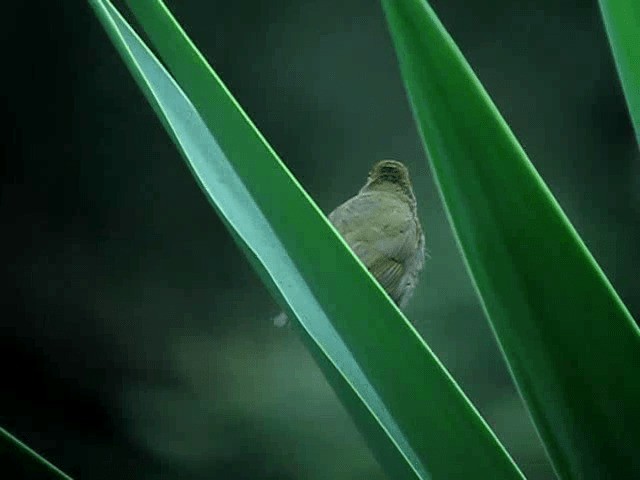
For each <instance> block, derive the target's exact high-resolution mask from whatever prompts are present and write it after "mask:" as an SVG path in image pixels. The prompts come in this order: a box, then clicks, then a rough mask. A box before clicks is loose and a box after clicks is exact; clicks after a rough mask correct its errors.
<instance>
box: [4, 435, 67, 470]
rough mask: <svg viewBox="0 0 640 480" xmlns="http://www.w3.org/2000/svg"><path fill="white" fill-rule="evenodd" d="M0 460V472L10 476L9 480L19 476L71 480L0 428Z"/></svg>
mask: <svg viewBox="0 0 640 480" xmlns="http://www.w3.org/2000/svg"><path fill="white" fill-rule="evenodd" d="M0 459H2V463H1V464H0V472H2V473H3V474H5V475H10V476H11V478H17V477H16V475H19V476H20V478H41V479H48V478H51V479H55V480H71V477H70V476H69V475H67V474H66V473H64V472H62V471H61V470H60V469H58V468H57V467H56V466H55V465H53V464H52V463H50V462H48V461H47V460H46V459H44V458H43V457H41V456H40V455H38V454H37V453H36V452H35V451H33V450H32V449H31V448H29V447H28V446H26V445H25V444H24V443H22V442H21V441H20V440H18V439H17V438H16V437H14V436H13V435H11V434H10V433H9V432H7V431H6V430H5V429H4V428H2V427H0ZM18 472H19V473H18ZM3 478H4V477H3ZM6 478H8V477H6Z"/></svg>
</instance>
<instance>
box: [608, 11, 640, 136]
mask: <svg viewBox="0 0 640 480" xmlns="http://www.w3.org/2000/svg"><path fill="white" fill-rule="evenodd" d="M600 10H601V12H602V18H603V19H604V25H605V27H606V29H607V36H608V37H609V43H610V44H611V49H612V50H613V58H614V59H615V62H616V67H617V69H618V75H619V76H620V81H621V83H622V90H623V91H624V96H625V98H626V100H627V106H628V108H629V113H630V114H631V121H632V123H633V128H634V130H635V132H636V140H637V142H638V145H640V2H639V1H638V0H600Z"/></svg>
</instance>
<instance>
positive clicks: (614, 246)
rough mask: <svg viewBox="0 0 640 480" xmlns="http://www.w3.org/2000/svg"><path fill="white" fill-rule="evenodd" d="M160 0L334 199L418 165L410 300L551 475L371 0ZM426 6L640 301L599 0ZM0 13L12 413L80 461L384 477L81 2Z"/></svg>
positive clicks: (65, 457) (0, 397)
mask: <svg viewBox="0 0 640 480" xmlns="http://www.w3.org/2000/svg"><path fill="white" fill-rule="evenodd" d="M167 3H168V5H169V6H170V7H171V8H172V10H173V12H174V14H175V15H176V16H177V18H178V20H179V21H180V22H181V23H182V25H183V26H184V27H185V28H186V30H187V32H188V33H189V35H190V36H191V38H192V39H193V40H194V41H195V43H196V44H197V45H198V46H199V48H200V49H201V50H202V52H203V53H204V55H205V56H206V57H207V59H208V60H209V62H210V63H211V64H212V66H213V67H214V68H215V69H216V71H217V72H218V73H219V74H220V76H221V77H222V79H223V81H224V82H225V83H226V84H227V86H228V87H229V89H230V90H231V92H232V93H233V94H234V95H235V97H236V98H237V99H238V101H239V102H240V104H241V105H242V106H243V107H244V109H245V110H246V112H247V113H248V114H249V115H250V117H251V118H252V119H253V121H254V122H255V123H256V125H257V126H258V128H259V129H260V130H261V131H262V133H263V134H264V135H265V137H266V138H267V139H268V140H269V141H270V143H271V145H272V146H273V147H274V148H275V150H276V151H277V152H278V153H279V155H280V156H281V158H282V159H283V161H284V162H285V163H286V164H287V166H288V167H289V168H290V169H291V170H292V171H293V173H294V174H295V175H296V177H297V178H298V179H299V180H300V182H301V183H302V185H303V186H304V188H305V189H306V190H307V191H308V192H309V194H310V195H311V196H312V197H313V198H314V199H315V201H316V202H317V203H318V205H319V206H320V207H321V208H322V209H323V210H324V211H325V212H329V211H330V210H332V209H333V208H334V207H335V206H336V205H338V204H339V203H341V202H343V201H344V200H346V199H347V198H349V197H350V196H352V195H353V194H354V193H355V192H356V191H357V190H358V189H359V188H360V186H361V184H362V183H363V182H364V179H365V176H366V173H367V171H368V169H369V168H370V166H371V164H372V163H373V162H374V161H376V160H379V159H382V158H395V159H398V160H402V161H404V162H405V163H406V164H407V165H408V166H409V168H410V170H411V173H412V175H413V179H414V186H415V190H416V195H417V198H418V205H419V213H420V219H421V221H422V224H423V226H424V227H425V231H426V235H427V248H428V250H429V252H430V253H431V257H432V258H431V259H430V260H429V261H428V262H427V264H426V266H425V270H424V273H423V275H422V277H421V281H420V283H419V285H418V288H417V290H416V293H415V296H414V298H413V301H412V302H411V304H410V306H409V308H408V311H407V315H408V317H409V318H411V319H413V320H415V322H416V323H417V326H418V330H419V331H420V333H421V334H422V335H423V336H424V338H425V339H426V340H427V341H428V343H429V344H430V345H431V347H432V348H433V350H434V351H435V353H436V354H437V355H438V356H439V358H440V359H441V360H442V361H443V363H444V364H445V366H446V367H447V368H448V369H449V370H450V372H451V373H452V374H453V376H454V377H455V378H456V379H457V381H458V382H459V383H460V385H461V386H462V388H463V390H464V391H465V392H466V393H467V395H468V396H469V397H470V399H471V400H472V401H473V402H474V404H475V405H476V406H477V407H478V408H479V410H480V412H481V413H482V414H483V416H484V417H485V418H486V420H487V421H488V422H489V424H490V425H491V426H492V427H493V429H494V430H495V432H496V434H497V435H498V437H499V438H500V439H501V440H502V442H503V443H504V444H505V446H506V447H507V449H508V450H509V451H510V453H511V454H512V455H513V456H514V458H515V460H516V462H517V463H518V464H519V465H520V466H521V468H522V469H523V470H524V472H525V474H527V476H528V478H530V479H532V480H542V479H549V478H553V473H552V470H551V467H550V466H549V464H548V462H547V461H546V459H545V456H544V452H543V448H542V446H541V445H540V442H539V441H538V439H537V436H536V434H535V431H534V429H533V426H532V424H531V422H530V420H529V419H528V416H527V414H526V412H525V410H524V408H523V406H522V404H521V402H520V400H519V397H518V396H517V394H516V392H515V389H514V387H513V384H512V382H511V380H510V377H509V375H508V373H507V369H506V366H505V363H504V361H503V360H502V358H501V356H500V354H499V350H498V347H497V344H496V342H495V340H494V339H493V336H492V334H491V330H490V328H489V326H488V323H487V321H486V319H485V318H484V316H483V314H482V311H481V308H480V304H479V302H478V300H477V298H476V296H475V293H474V291H473V288H472V285H471V281H470V279H469V277H468V274H467V273H466V271H465V268H464V265H463V262H462V259H461V256H460V253H459V252H458V249H457V247H456V244H455V240H454V238H453V235H452V232H451V228H450V226H449V224H448V222H447V219H446V215H445V213H444V210H443V207H442V204H441V202H440V199H439V197H438V194H437V190H436V188H435V185H434V181H433V178H432V176H431V173H430V171H429V169H428V168H427V163H426V160H425V154H424V153H423V150H422V146H421V143H420V140H419V137H418V134H417V132H416V128H415V126H414V124H413V121H412V117H411V112H410V110H409V105H408V102H407V100H406V98H405V94H404V90H403V86H402V83H401V79H400V74H399V71H398V67H397V65H396V60H395V54H394V51H393V49H392V45H391V40H390V38H389V35H388V33H387V30H386V25H385V22H384V18H383V16H382V12H381V8H380V6H379V5H378V3H377V2H375V1H371V0H350V1H347V2H344V1H338V0H331V1H327V0H325V1H311V0H305V1H301V0H283V1H280V2H260V1H256V0H253V1H250V0H245V1H241V2H227V1H211V0H209V1H204V0H190V1H183V2H178V1H168V2H167ZM432 5H433V6H434V8H435V10H436V12H438V14H439V16H440V18H441V20H442V21H443V23H444V24H445V26H446V27H447V28H448V30H449V32H450V33H451V34H452V35H453V37H454V39H455V40H456V42H457V43H458V45H459V46H460V47H461V49H462V51H463V53H464V54H465V56H466V57H467V59H468V60H469V61H470V62H471V65H472V67H473V68H474V69H475V71H476V73H477V74H478V76H479V77H480V80H481V81H482V82H483V84H484V85H485V87H486V88H487V90H488V91H489V93H490V95H491V96H492V98H493V99H494V101H495V102H496V104H497V105H498V108H499V109H500V111H501V112H502V113H503V115H504V116H505V118H506V120H507V122H508V123H509V124H510V125H511V127H512V129H513V130H514V132H515V134H516V136H517V137H518V138H519V140H520V141H521V142H522V144H523V146H524V148H525V150H526V151H527V153H528V154H529V156H530V158H531V159H532V161H533V163H534V164H535V166H536V167H537V169H538V171H539V172H540V173H541V175H542V176H543V178H544V179H545V180H546V182H547V183H548V185H549V186H550V187H551V190H552V191H553V193H554V194H555V196H556V198H557V199H558V200H559V201H560V203H561V205H562V206H563V208H564V209H565V211H566V212H567V214H568V215H569V217H570V218H571V220H572V221H573V223H574V225H575V226H576V228H577V230H578V232H580V234H581V235H582V237H583V239H584V240H585V242H586V243H587V246H588V247H589V248H590V250H591V251H592V253H593V254H594V255H595V257H596V259H597V260H598V262H599V263H600V265H601V266H602V267H603V269H604V271H605V272H606V274H607V275H608V277H609V279H610V280H611V281H612V283H613V285H614V286H615V288H616V289H617V291H618V293H619V294H620V295H621V297H622V299H623V301H624V302H625V303H626V305H627V306H628V307H629V309H630V310H631V313H632V314H633V315H634V316H635V317H636V318H637V317H638V316H639V314H640V292H639V291H638V288H637V271H638V268H639V267H640V248H638V242H639V241H640V155H639V154H638V149H637V147H636V145H635V143H634V137H633V132H632V130H631V125H630V122H629V118H628V114H627V111H626V107H625V104H624V100H623V97H622V94H621V90H620V86H619V83H618V80H617V76H616V73H615V68H614V65H613V61H612V58H611V54H610V51H609V47H608V44H607V43H606V37H605V33H604V29H603V26H602V22H601V19H600V16H599V11H598V9H597V2H595V1H593V2H586V1H581V2H578V3H577V4H576V3H574V4H573V5H572V6H569V5H562V4H559V3H558V2H553V1H551V0H545V1H542V2H527V1H523V0H520V1H511V2H507V1H498V0H494V1H493V2H488V3H487V2H482V4H480V2H479V3H478V5H470V4H469V2H465V1H463V0H449V1H446V2H445V1H444V0H437V1H435V0H434V1H433V2H432ZM4 13H5V18H4V25H3V27H4V28H3V29H0V35H1V36H2V40H3V43H4V44H5V46H6V51H5V65H6V67H5V69H6V72H5V74H4V75H3V78H2V80H1V82H2V86H3V88H2V93H3V95H2V103H3V110H4V113H5V116H7V117H8V119H9V122H8V124H9V127H8V129H7V130H6V131H5V141H4V147H5V155H4V156H3V157H4V172H3V177H2V190H1V193H0V199H1V207H0V208H1V211H2V219H3V228H2V241H3V246H4V248H3V249H2V250H1V252H2V255H3V256H4V258H2V265H3V268H2V272H1V273H2V284H3V285H4V288H3V290H2V304H3V313H2V317H1V320H0V359H1V360H2V363H1V364H2V366H3V388H2V390H1V392H2V393H1V394H0V424H1V425H2V426H4V427H5V428H7V429H8V430H10V431H11V432H13V433H15V434H16V435H18V436H19V437H20V438H22V439H23V440H24V441H25V442H26V443H27V444H29V445H30V446H31V447H33V448H34V449H36V450H37V451H39V452H41V453H42V454H44V455H45V456H46V457H47V458H48V459H50V460H51V461H52V462H54V463H55V464H57V465H58V466H59V467H60V468H61V469H62V470H64V471H66V472H67V473H69V474H70V475H72V476H74V477H77V478H90V479H107V478H124V477H128V478H129V477H130V478H140V479H156V478H163V479H173V478H176V479H177V478H180V479H193V480H200V479H211V478H225V479H231V480H235V479H245V478H251V479H270V480H271V479H283V480H285V479H287V480H288V479H300V480H307V479H308V480H323V479H335V480H346V479H374V480H375V479H383V478H384V476H383V474H382V472H381V471H380V469H379V467H378V465H377V464H376V462H375V460H374V459H373V457H372V456H371V454H370V453H369V451H368V449H367V447H366V445H365V443H364V441H363V440H362V438H361V437H360V435H359V434H358V432H357V431H356V430H355V427H354V426H353V424H352V423H351V420H350V419H349V417H348V416H347V414H346V413H345V411H344V410H343V408H342V406H341V405H340V404H339V402H338V400H337V398H336V397H335V395H334V393H333V392H332V390H331V389H330V388H329V387H328V385H327V384H326V382H325V380H324V378H323V377H322V375H321V373H320V372H319V370H318V369H317V368H316V366H315V364H314V363H313V361H312V359H311V358H310V356H309V355H308V354H307V353H306V351H305V349H304V347H303V346H302V345H301V343H300V341H299V340H298V338H297V337H296V335H295V333H294V331H292V330H289V329H281V330H278V329H275V328H273V327H272V325H271V323H270V321H269V319H270V318H271V317H272V316H273V315H274V314H275V313H277V312H278V308H277V306H276V305H275V304H274V303H273V301H272V300H271V299H270V296H269V294H268V292H267V291H266V289H265V288H264V287H263V286H262V284H261V282H260V280H259V279H258V277H257V276H256V275H255V274H254V273H253V271H252V270H251V268H250V266H249V264H248V263H247V261H246V260H245V259H244V257H243V256H242V254H241V252H240V250H239V249H238V248H237V247H236V246H235V245H234V243H233V241H232V239H231V237H230V236H229V234H228V233H227V231H226V230H225V228H224V226H223V225H222V223H221V222H220V220H219V219H218V218H217V216H216V214H215V212H214V211H213V209H212V208H211V207H210V206H209V204H208V203H207V201H206V199H205V197H204V195H202V193H201V192H200V190H199V189H198V187H197V185H196V183H195V181H194V180H193V178H192V177H191V174H190V173H189V171H188V169H187V167H186V165H185V164H184V162H183V161H182V159H181V158H180V156H179V154H178V153H177V150H176V149H175V147H174V146H173V145H172V143H171V142H170V140H169V138H168V136H167V135H166V134H165V132H164V131H163V129H162V127H161V125H160V122H159V121H158V120H157V119H156V117H155V115H154V113H153V111H152V110H151V108H150V107H149V105H148V104H147V103H146V101H145V100H144V98H143V96H142V94H141V93H140V92H139V90H138V87H137V86H136V85H135V83H134V82H133V80H132V79H131V77H130V75H129V73H128V71H127V70H126V68H125V66H124V64H123V62H122V61H121V60H120V58H119V57H118V56H117V54H116V52H115V49H114V48H113V47H112V45H111V44H110V42H109V41H108V38H107V36H106V34H105V33H104V32H103V31H102V29H101V27H100V25H99V24H98V22H97V20H96V19H95V18H94V17H93V14H92V12H91V11H90V9H89V7H88V5H86V4H85V2H58V3H56V2H36V3H35V4H33V3H29V4H28V5H27V4H19V3H18V2H14V3H13V4H10V5H7V6H6V7H5V12H4ZM567 281H570V279H567ZM603 341H606V339H603ZM594 348H596V347H594ZM424 408H430V406H429V405H425V406H424ZM0 454H1V452H0ZM463 460H464V459H452V461H463Z"/></svg>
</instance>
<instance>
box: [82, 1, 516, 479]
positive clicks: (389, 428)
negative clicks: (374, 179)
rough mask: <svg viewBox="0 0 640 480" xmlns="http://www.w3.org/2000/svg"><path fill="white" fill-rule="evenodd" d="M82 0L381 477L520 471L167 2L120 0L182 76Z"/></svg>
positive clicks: (110, 11) (103, 8)
mask: <svg viewBox="0 0 640 480" xmlns="http://www.w3.org/2000/svg"><path fill="white" fill-rule="evenodd" d="M91 4H92V6H93V7H94V9H95V12H96V14H97V16H98V18H99V19H100V20H101V22H102V24H103V26H104V27H105V29H106V31H107V32H108V34H109V36H110V37H111V39H112V41H113V42H114V44H115V45H116V47H117V48H118V50H119V51H120V53H121V54H122V57H123V59H124V60H125V62H126V64H127V66H128V67H129V69H130V70H131V71H132V72H133V74H134V76H135V78H136V79H137V81H138V84H139V85H140V87H141V89H142V90H143V91H144V92H145V95H146V96H147V98H148V99H149V101H150V102H151V104H152V105H153V107H154V109H155V111H156V112H157V113H158V115H159V116H160V118H161V119H162V121H163V123H164V125H165V127H166V128H167V131H168V132H169V134H170V135H171V136H172V138H173V140H174V141H175V143H176V145H177V146H178V147H179V149H180V151H181V152H182V154H183V155H184V157H185V159H186V160H187V164H188V165H189V167H190V168H191V170H192V171H193V173H194V175H195V177H196V179H197V180H198V182H199V183H200V185H201V187H202V189H203V190H204V192H205V194H206V195H207V197H208V199H209V200H210V201H211V203H212V205H213V206H214V208H215V209H216V211H217V212H218V214H219V215H220V216H221V218H222V219H223V220H224V221H225V223H226V225H227V226H228V227H229V230H230V232H231V233H232V234H233V235H234V238H235V239H236V241H237V242H238V243H239V245H240V246H241V247H242V248H243V249H244V251H245V253H246V255H247V256H248V258H249V259H250V260H251V261H252V262H253V265H254V266H255V268H256V269H257V271H258V272H259V273H260V275H261V276H262V278H263V280H264V281H265V284H266V285H267V286H269V287H270V288H271V289H272V291H273V292H274V294H275V295H276V296H277V297H278V298H279V299H280V300H281V302H282V305H283V307H285V308H286V309H287V311H288V313H289V314H290V315H291V316H293V317H294V318H297V320H298V324H297V325H298V327H299V331H300V332H301V334H302V336H303V338H304V339H305V341H306V342H307V345H308V346H309V348H310V350H311V352H312V353H313V354H314V356H315V358H316V359H317V361H318V363H319V365H320V366H321V368H322V369H323V370H324V372H325V374H326V376H327V378H328V379H329V380H330V381H331V383H332V384H333V386H334V388H335V389H336V391H337V392H338V394H339V395H340V397H341V398H342V400H343V401H344V403H345V404H346V405H347V407H348V408H349V410H350V412H351V413H352V414H353V416H354V418H355V420H356V422H357V423H358V424H359V426H360V427H361V428H362V430H363V432H365V436H366V439H367V440H368V441H369V443H370V444H371V446H372V448H373V449H374V450H375V451H376V452H377V454H378V459H379V460H380V463H381V464H382V466H383V467H385V468H386V469H387V471H388V472H389V475H390V478H394V479H427V478H436V479H438V478H441V479H453V478H492V479H517V478H522V476H521V474H520V472H519V471H518V469H517V467H516V466H515V465H514V464H513V462H512V461H511V459H510V458H509V456H508V455H507V453H506V452H505V451H504V449H503V448H502V446H501V445H500V444H499V442H498V441H497V439H496V438H495V436H494V435H493V434H492V432H491V431H490V430H489V429H488V427H487V425H486V424H485V423H484V421H483V420H482V419H481V417H480V416H479V415H478V413H477V412H476V410H475V409H474V408H473V406H472V405H471V404H470V403H469V401H468V400H467V399H466V397H465V396H464V394H463V393H462V392H461V391H460V389H459V388H458V386H457V385H456V384H455V383H454V381H453V380H452V379H451V377H450V376H449V375H448V373H447V372H446V371H445V370H444V368H443V367H442V365H441V364H440V363H439V362H438V360H437V359H436V358H435V357H434V355H433V354H432V353H431V351H430V350H429V349H428V347H427V346H426V345H425V344H424V342H423V341H422V340H421V339H420V337H419V336H418V335H417V333H416V332H415V330H414V329H413V327H412V326H411V325H410V324H409V323H408V322H407V321H406V319H405V318H404V317H403V315H402V314H401V313H400V311H399V310H398V309H397V308H396V307H395V305H394V304H393V303H392V302H391V301H390V299H389V297H388V296H387V295H386V294H385V293H384V291H383V290H382V289H381V288H380V287H379V286H378V284H377V283H375V281H374V280H373V277H371V276H370V275H369V273H368V272H367V271H366V269H365V268H364V267H363V266H362V264H361V263H360V262H359V261H358V260H357V258H356V257H354V256H353V254H352V253H351V252H350V250H349V249H348V248H347V247H346V244H345V243H344V242H343V241H342V239H341V238H340V237H339V236H338V235H337V233H336V231H335V230H334V229H333V228H332V227H331V225H330V224H329V223H328V222H327V220H326V218H325V217H324V215H322V213H321V212H320V211H319V210H318V208H317V207H316V206H315V204H314V203H313V202H312V201H311V199H310V198H309V197H308V195H307V194H306V193H305V192H304V191H303V190H302V188H301V187H300V185H299V184H298V183H297V182H296V180H295V179H294V178H293V177H292V176H291V174H290V173H289V172H288V170H287V169H286V168H285V167H284V165H283V164H282V163H281V162H280V161H279V159H278V158H277V156H276V155H275V153H274V152H273V150H272V149H271V148H270V147H269V146H268V145H267V143H266V141H265V140H264V139H263V138H262V136H261V135H260V134H259V133H258V132H257V130H256V129H255V127H254V126H253V125H252V124H251V122H250V121H249V119H248V118H247V116H246V115H245V114H244V113H243V111H242V110H241V109H240V107H239V106H238V104H237V103H236V102H235V100H234V99H233V98H232V97H231V95H230V94H229V92H228V91H227V89H226V88H225V87H224V85H223V84H222V83H221V82H220V80H219V79H218V78H217V76H216V75H215V74H214V73H213V71H212V70H211V68H210V67H209V66H208V65H207V63H206V62H205V61H204V60H203V58H202V57H201V55H200V54H199V53H198V52H197V50H196V49H195V47H193V45H192V44H191V43H190V42H189V40H188V38H187V37H186V36H185V34H184V32H182V30H181V29H180V27H179V26H178V25H177V23H176V22H175V20H174V19H173V17H172V16H171V15H170V14H169V12H168V11H167V10H166V8H165V7H164V5H163V4H162V3H161V2H159V1H146V2H137V1H132V2H130V6H131V8H132V10H133V12H134V14H135V15H136V16H137V18H138V20H139V21H140V23H141V24H142V25H143V27H144V28H145V29H146V31H147V33H148V35H149V37H150V39H151V41H152V42H153V44H154V46H155V47H156V49H157V50H158V51H159V52H160V54H161V56H162V58H163V60H164V61H165V62H166V64H167V65H168V66H169V68H170V69H171V72H172V74H173V77H174V78H175V79H176V80H177V82H178V83H179V84H180V87H179V86H178V84H177V83H176V82H174V80H173V78H172V77H171V76H170V75H169V74H168V73H167V72H166V71H165V70H164V69H163V68H162V67H161V65H160V64H159V63H158V61H157V60H156V59H155V58H154V57H153V55H152V54H151V53H150V52H149V50H148V49H147V48H146V46H145V45H144V44H143V43H142V42H141V40H140V39H139V38H138V37H137V36H136V35H135V33H134V32H133V31H132V30H131V29H130V27H129V26H128V25H127V23H126V22H125V21H124V20H123V19H122V17H121V16H120V15H119V14H118V12H117V11H116V10H115V9H114V8H113V7H112V6H111V4H110V3H109V2H108V1H106V0H103V1H100V0H93V1H92V2H91ZM183 92H184V93H183ZM354 292H357V294H354ZM265 321H266V320H265ZM291 368H292V369H294V368H295V366H292V367H291Z"/></svg>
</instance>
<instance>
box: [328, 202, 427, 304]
mask: <svg viewBox="0 0 640 480" xmlns="http://www.w3.org/2000/svg"><path fill="white" fill-rule="evenodd" d="M378 195H379V194H378ZM379 200H380V197H379V196H376V195H372V196H368V195H362V194H361V195H359V196H357V197H354V198H352V199H351V200H348V201H347V202H345V203H343V204H342V205H340V206H339V207H338V208H336V209H335V210H334V211H333V212H331V214H330V215H329V220H330V221H331V222H332V223H333V225H334V226H335V227H336V228H337V229H338V231H339V232H340V234H341V235H342V237H343V238H344V239H345V241H346V242H347V243H348V244H349V246H350V247H351V249H352V250H353V252H354V253H355V254H356V255H357V256H358V258H360V260H361V261H362V263H364V264H365V265H366V266H367V268H368V269H369V271H370V272H371V273H372V274H373V276H374V277H376V279H377V280H378V282H380V284H381V285H382V286H383V287H384V289H385V290H386V291H387V293H389V295H390V296H391V297H392V298H393V299H394V300H396V301H398V300H399V298H400V296H401V293H402V290H401V285H400V281H401V279H402V277H403V275H404V274H405V272H406V269H405V263H406V261H407V260H408V259H409V257H410V256H413V255H415V253H416V249H417V247H418V241H419V238H418V234H417V231H416V229H417V225H416V222H415V220H414V219H413V216H412V214H411V211H410V209H409V207H408V205H406V204H405V203H403V202H401V201H396V200H395V199H394V198H393V197H391V198H387V199H386V201H385V202H384V203H381V202H380V201H379Z"/></svg>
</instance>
